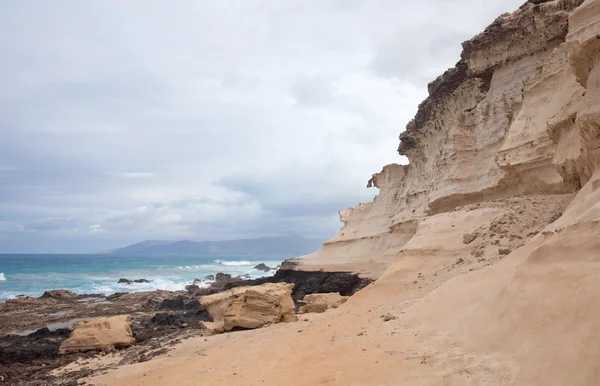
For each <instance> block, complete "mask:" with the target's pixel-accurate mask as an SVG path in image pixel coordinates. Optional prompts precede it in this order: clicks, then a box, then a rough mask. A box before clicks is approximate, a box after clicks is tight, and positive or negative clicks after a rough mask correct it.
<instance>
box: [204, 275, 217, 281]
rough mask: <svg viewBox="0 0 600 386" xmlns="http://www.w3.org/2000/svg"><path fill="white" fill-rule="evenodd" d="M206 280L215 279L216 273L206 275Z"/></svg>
mask: <svg viewBox="0 0 600 386" xmlns="http://www.w3.org/2000/svg"><path fill="white" fill-rule="evenodd" d="M204 280H210V281H214V280H215V276H214V275H206V276H204Z"/></svg>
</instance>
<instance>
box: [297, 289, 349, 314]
mask: <svg viewBox="0 0 600 386" xmlns="http://www.w3.org/2000/svg"><path fill="white" fill-rule="evenodd" d="M346 300H348V296H342V295H340V294H339V293H337V292H334V293H328V294H310V295H306V296H304V298H303V299H302V302H303V303H304V305H303V306H301V307H300V309H299V311H300V312H315V313H321V312H325V311H326V310H328V309H330V308H338V307H339V306H341V305H342V304H344V303H345V302H346Z"/></svg>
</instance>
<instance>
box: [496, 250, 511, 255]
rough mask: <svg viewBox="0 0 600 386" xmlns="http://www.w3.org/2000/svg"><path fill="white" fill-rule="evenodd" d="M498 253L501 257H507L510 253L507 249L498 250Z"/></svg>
mask: <svg viewBox="0 0 600 386" xmlns="http://www.w3.org/2000/svg"><path fill="white" fill-rule="evenodd" d="M498 253H499V254H501V255H508V254H509V253H510V249H508V248H499V249H498Z"/></svg>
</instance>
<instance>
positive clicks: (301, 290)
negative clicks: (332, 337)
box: [211, 269, 371, 300]
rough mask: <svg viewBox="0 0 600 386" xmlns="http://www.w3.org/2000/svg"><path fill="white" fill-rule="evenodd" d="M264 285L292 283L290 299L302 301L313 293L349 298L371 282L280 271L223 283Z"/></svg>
mask: <svg viewBox="0 0 600 386" xmlns="http://www.w3.org/2000/svg"><path fill="white" fill-rule="evenodd" d="M264 283H292V284H295V286H294V289H293V290H292V299H294V300H302V298H304V296H305V295H308V294H314V293H333V292H337V293H339V294H340V295H342V296H351V295H353V294H354V293H355V292H356V291H358V290H360V289H361V288H364V287H365V286H367V285H368V284H369V283H371V280H369V279H363V278H360V277H359V276H358V275H356V274H353V273H348V272H323V271H294V270H289V269H280V270H278V271H277V272H276V273H275V275H273V276H269V277H261V278H258V279H252V280H240V281H230V282H227V283H224V287H225V289H230V288H235V287H241V286H249V285H261V284H264ZM211 287H212V286H211Z"/></svg>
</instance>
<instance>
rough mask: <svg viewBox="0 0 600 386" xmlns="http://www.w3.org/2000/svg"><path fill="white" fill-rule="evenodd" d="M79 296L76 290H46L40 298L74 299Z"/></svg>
mask: <svg viewBox="0 0 600 386" xmlns="http://www.w3.org/2000/svg"><path fill="white" fill-rule="evenodd" d="M76 297H77V294H76V293H74V292H71V291H69V290H62V289H60V290H51V291H46V292H44V294H43V295H42V296H40V299H74V298H76Z"/></svg>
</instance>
